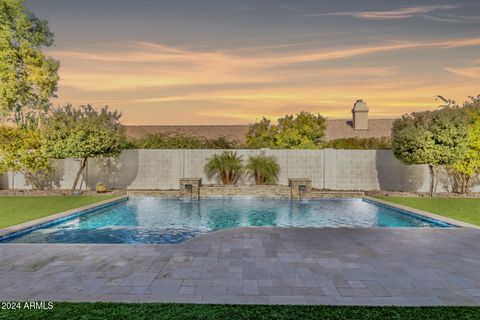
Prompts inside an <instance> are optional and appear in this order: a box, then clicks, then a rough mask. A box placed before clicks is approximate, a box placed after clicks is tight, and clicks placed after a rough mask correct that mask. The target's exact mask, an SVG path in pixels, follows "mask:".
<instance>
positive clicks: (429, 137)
mask: <svg viewBox="0 0 480 320" xmlns="http://www.w3.org/2000/svg"><path fill="white" fill-rule="evenodd" d="M466 140H467V129H466V124H465V121H464V119H463V117H462V116H461V114H460V113H459V112H458V108H456V107H453V108H452V107H450V106H445V107H444V108H443V109H440V110H435V111H425V112H415V113H412V114H411V115H404V116H403V117H402V118H400V119H397V120H395V122H394V123H393V129H392V149H393V154H394V155H395V157H397V158H398V159H399V160H400V161H402V162H403V163H405V164H427V165H428V166H429V169H430V176H431V179H430V191H429V193H430V196H432V194H433V191H434V186H435V169H436V168H437V167H438V166H449V165H452V164H453V163H455V162H457V161H458V160H460V159H461V157H462V156H463V154H464V153H465V152H466V149H467V143H466Z"/></svg>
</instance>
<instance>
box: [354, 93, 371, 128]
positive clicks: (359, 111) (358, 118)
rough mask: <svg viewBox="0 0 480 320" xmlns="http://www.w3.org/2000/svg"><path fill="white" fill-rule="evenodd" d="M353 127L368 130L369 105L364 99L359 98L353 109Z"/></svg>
mask: <svg viewBox="0 0 480 320" xmlns="http://www.w3.org/2000/svg"><path fill="white" fill-rule="evenodd" d="M352 116H353V119H352V120H353V129H355V130H368V107H367V103H366V102H364V101H363V100H361V99H360V100H357V102H355V104H354V105H353V109H352Z"/></svg>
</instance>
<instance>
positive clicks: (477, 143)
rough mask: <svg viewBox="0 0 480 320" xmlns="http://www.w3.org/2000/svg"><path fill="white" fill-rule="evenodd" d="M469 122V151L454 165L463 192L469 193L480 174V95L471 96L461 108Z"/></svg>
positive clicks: (458, 183) (458, 184)
mask: <svg viewBox="0 0 480 320" xmlns="http://www.w3.org/2000/svg"><path fill="white" fill-rule="evenodd" d="M460 110H461V111H462V113H463V115H464V117H465V120H466V122H467V130H468V134H467V151H466V152H465V153H464V155H463V156H462V157H461V158H460V159H459V160H458V161H456V162H455V163H454V164H453V165H452V166H451V169H453V171H454V174H455V178H456V180H457V181H456V182H457V186H458V187H459V191H460V192H461V193H469V192H470V189H471V185H472V180H473V178H474V177H475V176H477V175H479V174H480V96H476V97H471V98H470V100H469V101H466V102H465V103H464V104H463V107H462V108H461V109H460Z"/></svg>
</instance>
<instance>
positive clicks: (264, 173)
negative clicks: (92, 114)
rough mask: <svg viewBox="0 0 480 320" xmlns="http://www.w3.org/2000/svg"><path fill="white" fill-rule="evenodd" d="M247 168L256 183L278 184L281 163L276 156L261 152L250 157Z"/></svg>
mask: <svg viewBox="0 0 480 320" xmlns="http://www.w3.org/2000/svg"><path fill="white" fill-rule="evenodd" d="M246 169H247V172H248V174H249V175H250V177H252V178H253V179H254V180H255V184H257V185H264V184H276V183H277V182H278V176H279V175H280V165H279V164H278V161H277V159H276V158H275V157H274V156H267V155H265V154H260V155H258V156H251V157H249V158H248V162H247V165H246Z"/></svg>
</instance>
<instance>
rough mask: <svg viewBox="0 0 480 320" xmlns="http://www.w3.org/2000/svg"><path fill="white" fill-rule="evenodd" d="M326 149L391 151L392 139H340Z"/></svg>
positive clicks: (326, 146) (328, 143)
mask: <svg viewBox="0 0 480 320" xmlns="http://www.w3.org/2000/svg"><path fill="white" fill-rule="evenodd" d="M325 148H332V149H348V150H390V149H391V148H392V143H391V139H390V137H383V138H339V139H334V140H330V141H328V142H326V143H325Z"/></svg>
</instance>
